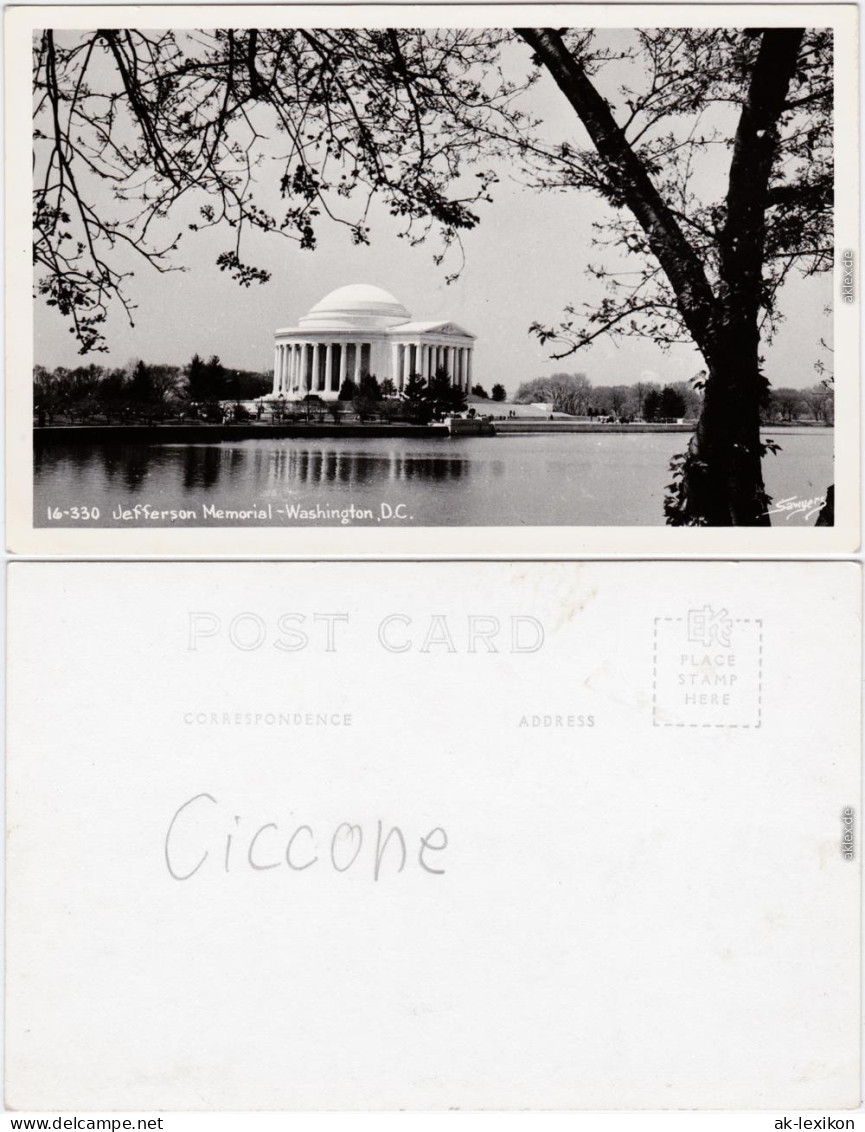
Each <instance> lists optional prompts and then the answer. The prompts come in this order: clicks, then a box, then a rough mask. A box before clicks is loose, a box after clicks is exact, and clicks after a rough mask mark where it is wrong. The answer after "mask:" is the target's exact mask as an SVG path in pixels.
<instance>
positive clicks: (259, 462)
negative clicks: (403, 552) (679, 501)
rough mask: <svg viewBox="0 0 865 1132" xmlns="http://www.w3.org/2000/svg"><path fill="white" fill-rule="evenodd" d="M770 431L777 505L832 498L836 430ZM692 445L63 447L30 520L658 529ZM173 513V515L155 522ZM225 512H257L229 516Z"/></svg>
mask: <svg viewBox="0 0 865 1132" xmlns="http://www.w3.org/2000/svg"><path fill="white" fill-rule="evenodd" d="M765 435H766V436H767V437H771V438H772V439H773V440H775V441H776V442H777V443H779V444H780V445H781V448H782V451H781V452H779V453H778V454H777V455H775V456H772V455H769V456H767V457H766V459H765V460H764V475H765V479H766V485H767V489H768V491H769V493H770V495H772V496H773V497H774V499H775V501H776V503H777V501H779V500H784V499H798V500H808V499H814V498H819V497H820V496H822V495H823V493H824V492H825V491H826V488H827V486H828V485H829V484H830V483H832V481H833V433H832V430H831V429H822V428H821V429H817V428H814V429H808V428H804V429H777V430H775V431H773V430H771V429H768V430H767V431H766V434H765ZM688 440H689V436H688V435H687V434H684V433H632V434H627V433H599V434H596V435H593V434H591V433H561V434H557V435H550V434H533V435H521V436H499V437H466V438H459V439H448V440H439V439H424V438H418V439H417V440H415V439H414V438H411V437H410V438H408V439H406V438H399V437H393V438H391V437H386V438H368V439H367V438H364V439H360V440H358V439H350V438H345V439H342V438H321V439H309V438H303V439H262V440H241V441H226V442H224V443H221V444H154V445H128V444H116V443H115V444H83V445H81V444H74V445H73V444H71V443H70V444H65V443H55V444H51V445H46V446H44V447H42V448H40V450H38V451H37V455H36V464H35V491H34V522H35V524H36V525H37V526H41V527H51V526H85V527H93V526H100V527H123V526H171V525H172V524H179V525H183V526H232V525H236V526H283V525H300V526H303V525H325V526H336V525H340V524H341V523H343V524H344V523H352V524H357V525H367V526H374V525H376V524H384V525H391V526H405V525H408V524H410V525H416V526H451V525H467V526H468V525H471V526H516V525H526V526H553V525H569V526H588V525H594V526H597V525H602V526H611V525H618V526H661V525H663V523H664V513H663V500H664V491H665V485H666V484H668V483H669V482H670V478H671V477H670V472H669V469H668V464H669V461H670V458H671V457H672V456H673V455H674V454H675V453H677V452H681V451H683V450H684V448H685V445H686V444H687V442H688ZM76 508H77V509H78V511H76V510H75V509H76ZM85 508H86V509H89V510H88V512H87V513H86V514H85V513H84V511H83V509H85ZM94 508H95V509H96V511H97V512H98V515H97V516H96V517H95V518H94V515H93V509H94ZM352 508H353V509H354V513H351V509H352ZM49 511H50V512H51V514H50V516H49ZM171 511H174V512H176V513H177V514H176V515H175V517H174V518H172V517H171V516H170V515H161V514H159V515H158V517H156V518H154V517H153V516H154V513H161V512H171ZM223 511H235V512H248V513H249V514H246V515H244V516H243V517H231V516H225V515H222V514H220V512H223ZM346 511H349V514H348V516H346V514H345V512H346ZM181 512H184V513H185V514H182V515H181V514H180V513H181ZM815 519H816V511H814V512H813V513H812V514H807V513H806V512H805V511H798V512H793V513H790V512H784V513H779V514H776V515H774V516H773V523H775V524H783V525H791V526H792V525H794V524H796V525H803V524H808V525H810V524H813V523H814V521H815Z"/></svg>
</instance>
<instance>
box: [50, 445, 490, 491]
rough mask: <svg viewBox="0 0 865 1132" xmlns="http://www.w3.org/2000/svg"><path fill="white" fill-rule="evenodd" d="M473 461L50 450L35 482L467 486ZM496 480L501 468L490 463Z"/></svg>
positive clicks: (432, 456) (287, 449)
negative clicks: (63, 478) (91, 474)
mask: <svg viewBox="0 0 865 1132" xmlns="http://www.w3.org/2000/svg"><path fill="white" fill-rule="evenodd" d="M471 466H472V465H471V461H470V460H469V459H467V458H466V457H465V456H462V455H460V454H452V453H445V452H442V454H441V455H438V454H437V453H430V452H424V453H418V452H405V451H399V450H396V449H395V450H394V451H388V452H383V451H375V452H373V451H353V450H350V449H344V448H339V447H328V446H326V445H325V446H317V447H314V448H313V447H303V448H299V447H296V446H294V445H289V444H283V445H279V446H276V447H274V446H264V445H258V444H256V445H254V446H244V445H240V444H238V445H232V446H228V445H208V444H189V445H122V446H121V445H109V444H105V445H102V444H99V445H75V446H72V445H70V446H66V445H60V444H57V445H52V446H50V447H49V446H45V447H44V448H40V449H37V452H36V462H35V472H36V477H37V479H40V478H45V477H47V478H52V477H53V476H55V475H58V474H64V473H66V474H68V473H69V472H70V471H71V470H72V469H74V468H77V469H82V470H83V469H85V468H87V469H92V468H94V467H96V468H98V469H99V470H100V471H101V473H102V476H103V477H104V480H105V482H106V484H110V485H121V484H122V485H123V487H124V488H125V489H126V490H127V491H128V492H130V493H132V494H135V493H137V492H139V491H140V490H141V488H142V487H143V486H144V485H145V484H146V483H147V481H148V479H149V477H150V476H151V474H152V473H154V472H156V471H157V470H158V469H167V470H171V469H173V470H174V471H176V472H178V473H179V474H178V475H177V480H178V481H179V483H180V484H181V485H182V487H183V490H184V492H185V493H186V494H189V493H191V492H200V491H201V490H202V489H205V490H207V491H210V490H213V489H216V488H219V487H220V486H225V483H224V482H223V481H229V482H234V481H238V480H241V479H242V480H244V481H245V486H247V487H249V488H253V487H254V488H255V489H256V490H257V491H259V492H260V491H262V490H265V491H266V490H276V489H285V488H286V487H292V486H296V487H303V488H309V487H317V486H325V485H331V484H332V485H339V484H342V485H344V486H346V487H351V486H369V485H376V484H378V485H385V484H393V485H396V484H401V483H410V482H412V481H416V480H420V481H431V482H443V481H454V480H467V479H468V477H469V475H470V472H471ZM490 466H491V470H492V472H493V474H494V475H502V474H503V472H504V463H503V461H501V460H493V461H490Z"/></svg>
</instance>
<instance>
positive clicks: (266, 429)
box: [33, 418, 832, 445]
mask: <svg viewBox="0 0 865 1132" xmlns="http://www.w3.org/2000/svg"><path fill="white" fill-rule="evenodd" d="M456 424H457V426H458V427H457V428H455V429H454V433H457V434H459V435H466V436H467V435H472V436H477V435H485V436H505V437H507V436H525V435H528V434H532V433H535V434H546V435H549V434H554V433H635V434H636V433H663V432H669V433H692V432H693V431H694V424H693V423H684V424H678V423H677V424H655V423H653V422H645V421H643V422H640V423H639V424H592V423H590V422H588V421H570V420H552V421H551V420H546V419H536V420H533V419H531V418H522V419H519V418H518V419H508V418H505V419H503V420H492V421H487V422H480V421H467V420H459V421H457V422H456ZM482 424H484V425H486V427H485V428H483V429H482V428H481V427H480V426H481V425H482ZM490 425H491V426H492V428H490V427H489V426H490ZM791 428H802V429H807V430H811V429H815V430H818V429H819V430H821V431H823V430H826V429H831V428H832V426H831V425H822V424H813V423H792V422H791V423H787V422H783V423H782V422H776V423H775V424H766V425H762V426H761V431H766V430H769V431H786V430H787V429H791ZM452 435H453V434H452V432H451V430H450V429H449V427H448V425H447V424H446V423H439V424H429V425H411V424H403V423H400V424H338V425H336V424H331V423H322V424H296V423H295V424H257V423H256V424H252V423H250V424H237V425H229V424H224V425H210V424H202V425H199V424H179V425H166V424H157V425H42V426H38V425H37V426H34V428H33V441H34V445H45V444H48V445H50V444H56V443H68V442H72V443H82V444H92V443H104V444H126V443H138V444H165V443H175V444H214V443H223V442H225V441H232V440H284V439H287V440H291V439H306V440H309V439H315V438H316V437H320V438H322V439H327V440H333V439H336V438H338V437H345V438H347V439H352V440H360V439H364V438H381V437H397V438H399V439H409V438H411V437H416V438H421V439H425V440H433V439H437V440H448V439H450V438H451V437H452Z"/></svg>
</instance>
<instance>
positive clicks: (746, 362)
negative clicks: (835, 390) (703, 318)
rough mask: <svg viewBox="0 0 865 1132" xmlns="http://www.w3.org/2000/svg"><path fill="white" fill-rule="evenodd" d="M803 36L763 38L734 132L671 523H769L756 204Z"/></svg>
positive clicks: (761, 241)
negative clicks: (695, 402) (700, 368)
mask: <svg viewBox="0 0 865 1132" xmlns="http://www.w3.org/2000/svg"><path fill="white" fill-rule="evenodd" d="M803 34H804V33H803V30H802V29H801V28H775V29H772V30H767V31H765V32H763V34H762V38H761V41H760V50H759V52H758V54H757V59H756V61H755V63H754V69H753V71H752V73H751V81H750V83H749V85H748V95H747V98H746V99H745V103H744V105H743V107H742V112H741V114H740V116H739V122H738V125H737V127H736V136H735V138H734V140H733V158H732V161H731V163H730V179H729V184H728V189H727V197H726V201H725V221H724V224H723V226H722V228H721V231H720V232H719V237H718V253H719V257H718V258H719V271H718V273H719V282H718V287H717V296H716V300H717V310H716V314H715V316H714V318H713V319H712V322H711V325H710V328H709V330H708V332H707V333H706V334H705V336H704V338H703V341H702V342H698V345H700V347H701V350H702V353H703V356H704V357H705V359H706V362H707V363H708V366H709V377H708V380H707V382H706V388H705V399H704V403H703V410H702V412H701V414H700V420H699V422H698V424H697V430H696V433H695V435H694V438H693V440H692V442H691V445H690V450H689V453H688V456H687V458H686V461H685V463H684V465H683V467H682V484H681V490H680V491H679V493H678V496H679V498H678V506H677V507H673V508H670V510H669V511H668V518H669V519H670V521H671V522H674V523H675V522H679V523H681V522H686V523H704V524H706V525H709V526H745V527H752V526H769V525H770V519H769V515H768V509H769V501H768V498H767V496H766V493H765V489H764V486H763V474H762V470H761V461H762V456H763V447H762V444H761V441H760V406H761V403H762V401H763V399H764V397H765V393H766V390H767V388H768V384H767V382H766V379H765V378H764V377H763V375H762V373H761V372H760V358H759V348H760V331H759V318H760V311H761V309H762V308H761V302H762V295H761V289H762V285H763V260H764V255H765V237H766V205H767V199H768V188H769V178H770V176H771V172H772V164H773V162H774V159H775V152H776V148H777V141H778V120H779V118H780V116H781V114H782V113H783V109H784V103H785V101H786V99H787V93H788V90H789V87H790V82H791V81H792V78H793V74H794V72H795V69H796V59H797V57H798V53H799V48H800V45H801V43H802V36H803Z"/></svg>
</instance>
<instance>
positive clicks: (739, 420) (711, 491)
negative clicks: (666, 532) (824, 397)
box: [667, 331, 770, 527]
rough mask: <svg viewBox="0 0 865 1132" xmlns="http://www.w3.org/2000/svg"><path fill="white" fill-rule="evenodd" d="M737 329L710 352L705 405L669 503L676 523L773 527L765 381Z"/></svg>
mask: <svg viewBox="0 0 865 1132" xmlns="http://www.w3.org/2000/svg"><path fill="white" fill-rule="evenodd" d="M742 337H743V336H742V335H737V334H735V333H733V332H732V331H731V332H729V334H728V335H727V336H725V338H724V339H723V341H722V343H719V347H718V349H717V350H716V351H712V353H711V355H710V356H711V361H710V362H709V367H710V368H709V376H708V379H707V381H706V386H705V394H704V399H703V408H702V411H701V413H700V419H699V421H698V422H697V427H696V430H695V432H694V436H693V438H692V440H691V443H690V445H689V449H688V453H687V455H686V458H685V461H684V464H683V465H682V468H681V478H680V482H679V484H678V485H677V488H676V490H675V492H674V495H673V497H672V499H671V500H670V501H669V502H668V507H667V518H668V520H669V521H670V522H671V523H674V524H688V525H700V526H712V527H731V526H732V527H754V526H769V525H770V518H769V515H768V510H769V497H768V496H767V495H766V491H765V487H764V484H763V472H762V456H763V446H762V443H761V440H760V401H761V400H762V395H763V390H764V388H765V384H766V383H765V379H764V378H763V376H762V374H761V373H760V369H759V360H758V357H757V353H756V350H755V349H754V348H753V345H752V344H751V343H750V342H748V341H747V338H746V340H745V341H743V340H742Z"/></svg>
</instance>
